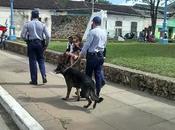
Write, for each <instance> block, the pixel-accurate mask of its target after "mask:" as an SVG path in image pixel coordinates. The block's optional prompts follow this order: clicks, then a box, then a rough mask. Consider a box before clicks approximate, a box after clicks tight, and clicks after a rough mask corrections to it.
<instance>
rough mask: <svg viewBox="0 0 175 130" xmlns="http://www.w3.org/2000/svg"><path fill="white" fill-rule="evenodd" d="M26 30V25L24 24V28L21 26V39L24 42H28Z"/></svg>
mask: <svg viewBox="0 0 175 130" xmlns="http://www.w3.org/2000/svg"><path fill="white" fill-rule="evenodd" d="M27 31H28V30H27V23H26V24H24V26H23V29H22V32H21V38H22V39H23V40H24V41H26V40H29V39H27V38H28V36H27V33H28V32H27Z"/></svg>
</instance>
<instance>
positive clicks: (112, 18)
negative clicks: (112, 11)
mask: <svg viewBox="0 0 175 130" xmlns="http://www.w3.org/2000/svg"><path fill="white" fill-rule="evenodd" d="M116 21H122V36H124V35H125V34H126V33H130V32H131V22H137V34H139V32H140V31H142V30H143V25H144V18H141V17H136V16H125V15H108V22H107V31H108V36H109V37H110V38H114V37H115V29H116V26H115V22H116Z"/></svg>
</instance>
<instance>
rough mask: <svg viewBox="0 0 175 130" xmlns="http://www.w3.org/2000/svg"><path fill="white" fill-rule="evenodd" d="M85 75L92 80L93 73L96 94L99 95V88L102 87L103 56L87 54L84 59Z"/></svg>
mask: <svg viewBox="0 0 175 130" xmlns="http://www.w3.org/2000/svg"><path fill="white" fill-rule="evenodd" d="M86 60H87V61H86V74H87V75H88V76H89V77H91V78H92V74H93V73H94V76H95V81H96V94H97V96H99V95H100V91H101V86H102V84H101V83H102V75H101V71H102V66H103V63H104V58H103V54H102V53H99V54H98V55H97V54H90V53H88V54H87V57H86Z"/></svg>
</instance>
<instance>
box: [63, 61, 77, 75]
mask: <svg viewBox="0 0 175 130" xmlns="http://www.w3.org/2000/svg"><path fill="white" fill-rule="evenodd" d="M78 61H79V58H78V59H77V60H76V61H75V62H74V63H73V64H72V65H70V66H69V67H67V68H66V69H65V70H64V71H63V73H64V72H65V71H66V70H68V69H70V68H72V67H73V66H74V65H75V64H77V62H78Z"/></svg>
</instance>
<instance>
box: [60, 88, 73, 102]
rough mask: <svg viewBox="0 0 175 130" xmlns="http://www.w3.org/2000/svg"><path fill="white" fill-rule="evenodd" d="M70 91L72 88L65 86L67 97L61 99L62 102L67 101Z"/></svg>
mask: <svg viewBox="0 0 175 130" xmlns="http://www.w3.org/2000/svg"><path fill="white" fill-rule="evenodd" d="M71 89H72V87H68V86H67V95H66V97H65V98H62V99H63V100H67V99H69V95H70V92H71Z"/></svg>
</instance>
